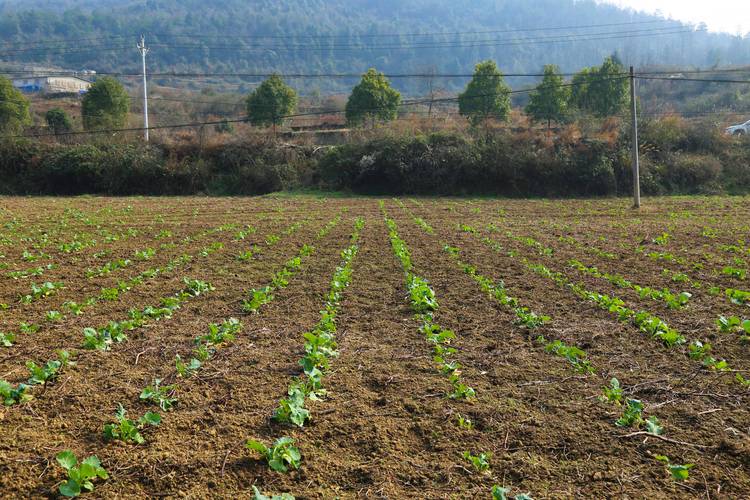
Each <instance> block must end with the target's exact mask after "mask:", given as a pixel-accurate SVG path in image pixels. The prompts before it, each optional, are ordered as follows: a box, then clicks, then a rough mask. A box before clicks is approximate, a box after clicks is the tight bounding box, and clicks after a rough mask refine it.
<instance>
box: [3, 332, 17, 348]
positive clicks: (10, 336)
mask: <svg viewBox="0 0 750 500" xmlns="http://www.w3.org/2000/svg"><path fill="white" fill-rule="evenodd" d="M15 341H16V334H15V333H3V332H0V345H1V346H3V347H13V342H15Z"/></svg>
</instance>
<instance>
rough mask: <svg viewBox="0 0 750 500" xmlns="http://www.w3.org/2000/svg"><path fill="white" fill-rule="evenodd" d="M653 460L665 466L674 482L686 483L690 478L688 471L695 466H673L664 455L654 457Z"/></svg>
mask: <svg viewBox="0 0 750 500" xmlns="http://www.w3.org/2000/svg"><path fill="white" fill-rule="evenodd" d="M654 458H655V459H656V460H658V461H659V462H661V463H663V464H664V465H665V466H666V468H667V470H668V471H669V473H670V474H671V475H672V479H674V480H675V481H686V480H687V479H688V478H689V477H690V469H692V468H693V467H695V464H685V465H679V464H673V463H672V461H671V460H670V459H669V457H667V456H664V455H654Z"/></svg>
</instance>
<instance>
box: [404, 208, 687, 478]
mask: <svg viewBox="0 0 750 500" xmlns="http://www.w3.org/2000/svg"><path fill="white" fill-rule="evenodd" d="M407 212H408V209H407ZM415 223H416V224H417V225H418V226H420V227H423V224H420V223H419V222H417V221H416V220H415ZM426 232H428V234H434V231H426ZM443 249H444V251H446V252H447V253H448V254H449V255H450V256H451V257H452V258H453V260H454V261H455V262H456V264H457V265H458V266H459V267H460V268H461V269H463V271H464V272H465V273H466V274H468V275H469V276H471V277H472V279H473V280H474V281H475V282H476V283H477V284H478V285H479V286H480V288H481V289H482V291H483V292H485V293H487V294H488V295H489V296H490V297H492V298H494V299H495V300H497V301H498V302H499V303H500V304H502V305H503V306H506V307H508V308H510V309H511V310H512V311H513V312H514V313H515V314H516V316H517V318H518V322H519V324H520V325H522V326H524V327H526V328H528V329H530V330H531V329H534V328H537V327H539V326H541V325H542V324H544V323H546V322H548V321H549V319H550V318H549V317H547V316H540V315H538V314H536V313H534V312H532V311H530V309H528V308H526V307H523V306H520V305H519V301H518V299H517V298H515V297H511V296H509V295H508V293H507V291H506V289H505V286H504V284H503V283H502V282H499V283H498V284H495V283H493V281H492V280H491V279H490V278H488V277H486V276H483V275H481V274H480V273H478V272H477V270H476V268H475V267H473V266H471V265H469V264H466V263H464V262H462V261H461V258H460V249H458V248H457V247H451V246H449V245H444V247H443ZM536 341H537V342H538V343H539V344H540V345H542V346H543V347H544V350H545V352H547V353H550V354H553V355H556V356H559V357H562V358H564V359H566V360H567V361H568V362H569V363H570V364H571V366H572V367H573V369H574V370H575V371H576V372H578V373H581V374H592V375H594V374H596V370H595V368H594V366H593V365H592V363H591V362H590V361H589V359H588V355H587V353H586V352H585V351H584V350H583V349H580V348H579V347H577V346H570V345H567V344H566V343H564V342H563V341H561V340H554V341H548V340H547V339H546V338H545V337H544V336H541V335H540V336H538V337H537V338H536ZM624 392H625V389H624V388H623V387H622V386H621V385H620V382H619V380H618V379H617V378H612V379H611V380H610V381H609V385H608V386H605V387H604V388H603V391H602V394H601V396H600V397H599V401H601V402H604V403H611V404H613V405H615V406H616V407H622V408H623V410H622V414H621V415H620V417H619V418H618V419H617V420H616V421H615V422H614V423H615V425H616V426H617V427H621V428H631V429H635V430H636V434H638V435H643V434H645V435H652V436H662V435H663V434H664V428H663V426H662V425H661V423H660V421H659V419H658V418H657V417H656V416H655V415H651V416H649V417H648V418H646V417H645V415H644V413H645V409H646V405H645V404H644V403H643V401H641V400H638V399H632V398H628V399H624V396H623V395H624ZM641 429H645V430H643V431H641ZM658 457H660V458H659V460H660V461H662V462H665V461H666V462H665V465H666V467H667V469H668V470H669V471H670V473H671V476H672V477H673V478H674V479H675V480H679V481H682V480H685V479H687V478H688V476H689V472H688V471H689V469H690V468H691V467H693V465H692V464H686V465H682V464H675V463H672V462H671V461H670V460H669V459H668V458H667V457H664V456H661V455H658Z"/></svg>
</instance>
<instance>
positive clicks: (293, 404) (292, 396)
mask: <svg viewBox="0 0 750 500" xmlns="http://www.w3.org/2000/svg"><path fill="white" fill-rule="evenodd" d="M287 393H288V395H289V397H287V398H286V399H282V400H281V401H279V407H278V408H277V409H276V411H275V412H274V414H273V419H274V420H275V421H277V422H281V423H291V424H294V425H296V426H298V427H303V426H304V425H305V422H306V421H307V420H309V419H310V411H309V410H308V409H307V408H305V396H306V391H305V385H304V384H303V383H301V382H299V381H297V382H295V383H292V385H291V386H290V387H289V390H288V391H287Z"/></svg>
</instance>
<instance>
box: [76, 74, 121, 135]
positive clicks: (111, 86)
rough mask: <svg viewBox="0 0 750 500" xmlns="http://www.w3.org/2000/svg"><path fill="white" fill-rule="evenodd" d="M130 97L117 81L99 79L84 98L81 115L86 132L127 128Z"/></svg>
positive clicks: (104, 78) (108, 78)
mask: <svg viewBox="0 0 750 500" xmlns="http://www.w3.org/2000/svg"><path fill="white" fill-rule="evenodd" d="M129 110H130V96H129V95H128V93H127V92H126V91H125V88H124V87H123V86H122V84H121V83H120V82H118V81H117V80H116V79H114V78H112V77H109V76H105V77H103V78H100V79H98V80H97V81H96V82H95V83H94V84H93V85H92V86H91V88H90V89H89V91H88V92H87V93H86V95H85V96H84V97H83V102H82V103H81V114H82V115H83V127H84V128H85V129H86V130H97V129H99V130H106V129H117V128H122V127H124V126H125V123H126V121H127V118H128V111H129Z"/></svg>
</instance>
